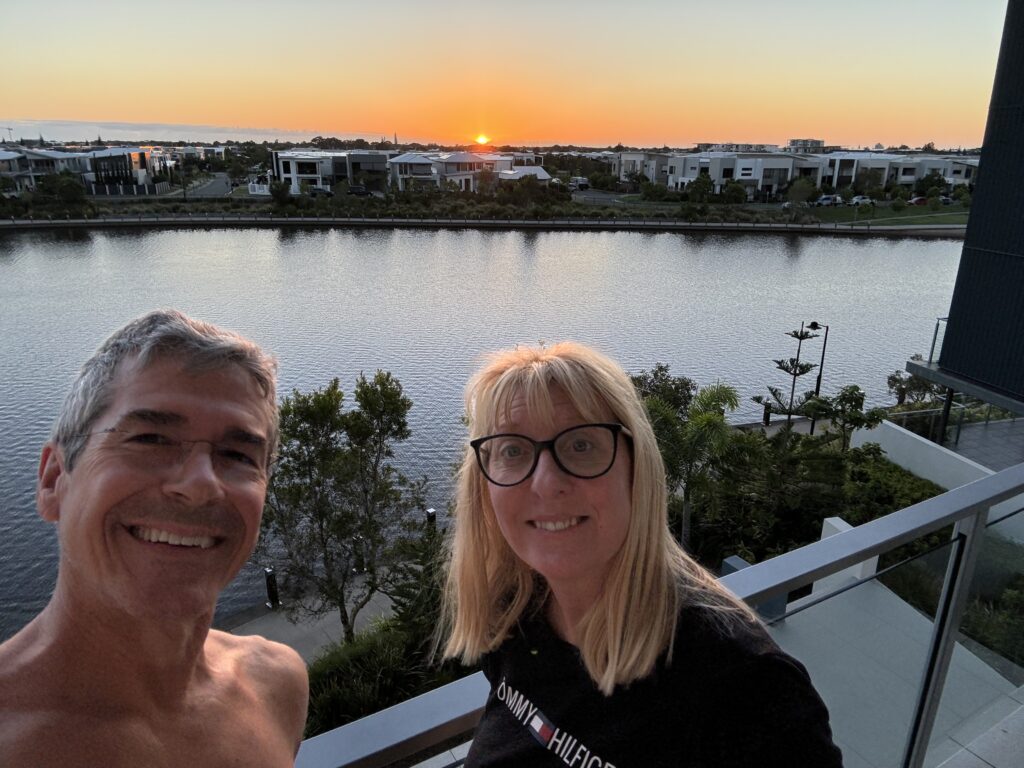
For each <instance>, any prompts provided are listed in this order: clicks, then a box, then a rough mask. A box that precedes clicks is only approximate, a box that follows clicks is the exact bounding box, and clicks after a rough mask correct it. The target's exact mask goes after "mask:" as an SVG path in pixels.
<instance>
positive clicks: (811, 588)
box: [296, 424, 1024, 768]
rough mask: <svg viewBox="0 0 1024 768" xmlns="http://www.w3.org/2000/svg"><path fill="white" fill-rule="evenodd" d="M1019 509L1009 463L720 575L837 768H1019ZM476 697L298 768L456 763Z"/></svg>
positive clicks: (409, 714) (478, 682) (403, 715)
mask: <svg viewBox="0 0 1024 768" xmlns="http://www.w3.org/2000/svg"><path fill="white" fill-rule="evenodd" d="M883 426H884V431H883V433H882V434H881V435H877V434H875V435H869V436H867V437H866V438H865V439H870V440H874V439H876V438H880V439H881V440H883V441H886V442H888V444H889V445H890V446H894V448H893V450H902V451H904V453H907V452H914V451H916V452H918V453H919V454H920V455H919V457H918V458H919V460H921V461H924V462H926V463H929V464H931V465H933V466H936V467H940V469H942V471H945V472H949V473H954V474H955V473H956V472H957V471H961V469H962V468H958V465H957V458H956V457H955V455H953V454H952V452H950V451H948V450H947V449H945V448H941V447H940V446H937V445H935V444H933V443H930V442H928V441H926V440H924V439H922V438H919V437H917V436H915V435H910V433H906V434H904V432H905V431H904V430H901V429H900V428H899V427H897V426H894V425H891V424H886V425H883ZM907 435H910V437H909V438H908V437H907ZM899 446H902V447H899ZM1022 512H1024V464H1019V465H1016V466H1013V467H1011V468H1009V469H1005V470H1003V471H1001V472H998V473H994V474H990V475H987V476H984V477H982V478H981V479H978V480H976V481H974V482H971V483H968V484H966V485H962V486H960V487H956V488H953V490H950V491H947V492H946V493H943V494H941V495H939V496H936V497H934V498H932V499H929V500H927V501H925V502H922V503H920V504H916V505H914V506H912V507H908V508H905V509H902V510H899V511H897V512H894V513H892V514H890V515H888V516H886V517H883V518H880V519H878V520H875V521H872V522H870V523H866V524H864V525H861V526H859V527H856V528H851V527H850V526H849V525H846V524H845V523H844V522H843V521H842V520H839V519H837V518H829V519H827V520H826V521H825V525H824V530H823V538H822V539H821V540H820V541H817V542H815V543H813V544H810V545H808V546H805V547H802V548H800V549H796V550H794V551H792V552H789V553H787V554H784V555H780V556H778V557H776V558H773V559H771V560H768V561H765V562H763V563H759V564H757V565H753V566H750V567H742V568H740V569H739V570H737V571H736V572H734V573H731V574H730V575H728V576H725V577H723V579H722V581H723V583H725V584H726V585H727V586H728V587H729V588H730V589H731V590H732V591H733V592H734V593H736V594H737V595H738V596H740V597H741V598H743V599H744V600H746V601H747V602H748V603H750V604H751V605H753V606H756V607H758V610H759V612H760V613H761V615H762V616H763V617H764V618H765V621H766V623H767V624H768V626H769V631H770V632H771V634H772V635H773V637H774V638H775V640H776V641H777V642H778V643H779V645H780V646H782V648H783V649H784V650H786V651H787V652H788V653H790V654H792V655H793V656H795V657H796V658H798V659H799V660H800V661H801V662H802V663H803V664H804V665H805V666H806V667H807V668H808V670H809V672H810V674H811V676H812V678H813V680H814V683H815V686H816V687H817V689H818V691H819V692H820V693H821V695H822V698H824V700H825V702H826V704H827V705H828V707H829V711H830V713H831V718H832V729H833V733H834V737H835V740H836V743H837V744H838V745H839V746H840V748H841V749H842V751H843V757H844V765H845V766H847V768H894V767H895V766H903V767H906V768H922V767H924V768H953V767H954V766H957V767H959V768H964V767H970V766H978V767H979V768H980V767H981V766H995V767H996V768H1010V767H1011V766H1019V765H1020V762H1019V756H1020V754H1021V753H1022V752H1021V749H1022V744H1024V640H1022V636H1021V634H1020V633H1019V631H1018V632H1017V633H1016V634H1014V630H1013V627H1017V628H1018V629H1019V627H1020V626H1022V625H1024V601H1018V604H1017V605H1016V608H1015V610H1014V609H1013V608H1011V613H1010V614H1009V617H1010V618H1009V620H1008V621H1007V622H1005V626H1004V625H999V624H998V621H997V619H996V618H994V614H993V613H992V611H991V607H992V604H991V602H990V600H991V598H992V595H993V594H994V593H995V592H997V591H999V590H1000V589H1001V588H1003V587H1004V586H1005V585H1007V584H1019V583H1024V558H1021V557H1019V554H1020V553H1021V552H1024V514H1022ZM925 541H927V544H928V545H929V546H925V547H922V542H925ZM915 543H916V544H917V545H918V546H917V547H916V548H915V550H914V554H913V555H912V556H908V555H907V554H906V552H907V550H906V547H907V546H908V545H912V544H915ZM922 550H923V551H922ZM487 690H488V685H487V682H486V680H485V679H484V678H483V676H482V674H480V673H477V674H475V675H472V676H470V677H467V678H464V679H462V680H460V681H457V682H455V683H452V684H450V685H447V686H444V687H442V688H439V689H436V690H434V691H431V692H429V693H426V694H423V695H422V696H419V697H416V698H414V699H410V700H409V701H406V702H403V703H402V704H399V705H397V706H394V707H391V708H389V709H386V710H384V711H382V712H379V713H377V714H374V715H372V716H369V717H366V718H363V719H361V720H358V721H356V722H353V723H350V724H349V725H346V726H344V727H341V728H338V729H335V730H333V731H329V732H327V733H323V734H320V735H318V736H315V737H312V738H310V739H308V740H306V741H305V742H304V743H303V745H302V747H301V749H300V751H299V755H298V760H297V763H296V765H297V766H298V767H299V768H342V766H345V767H346V768H356V767H357V766H358V767H359V768H371V767H376V766H391V765H395V764H401V765H412V764H416V765H420V766H424V767H426V766H431V767H437V768H440V767H441V766H445V767H447V766H457V765H461V763H462V756H464V755H465V751H466V746H465V743H464V742H468V740H469V739H470V738H471V737H472V729H473V727H474V725H475V723H476V722H477V720H478V718H479V716H480V713H481V711H482V708H483V704H484V701H485V699H486V696H487ZM453 742H454V743H458V744H461V747H459V748H456V749H455V750H454V751H452V748H451V746H450V745H451V744H452V743H453ZM409 758H414V759H413V760H412V761H411V762H410V761H409ZM399 761H402V762H399ZM1014 761H1016V762H1014Z"/></svg>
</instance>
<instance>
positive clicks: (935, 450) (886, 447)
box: [850, 421, 1024, 544]
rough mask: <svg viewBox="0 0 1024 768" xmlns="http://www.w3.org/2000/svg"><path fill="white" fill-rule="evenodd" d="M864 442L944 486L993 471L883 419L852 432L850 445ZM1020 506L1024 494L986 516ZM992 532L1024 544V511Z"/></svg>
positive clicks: (980, 476) (1005, 502)
mask: <svg viewBox="0 0 1024 768" xmlns="http://www.w3.org/2000/svg"><path fill="white" fill-rule="evenodd" d="M864 443H878V444H879V445H880V446H882V450H883V451H885V455H886V457H887V458H888V459H889V461H891V462H893V463H894V464H897V465H898V466H901V467H903V468H904V469H906V470H908V471H910V472H913V473H914V474H915V475H917V476H918V477H923V478H925V479H926V480H931V481H932V482H933V483H936V484H938V485H941V486H942V487H943V488H947V489H948V488H957V487H959V486H961V485H966V484H967V483H971V482H974V481H975V480H980V479H981V478H983V477H988V476H989V475H993V474H995V473H994V472H993V471H992V470H991V469H988V468H987V467H983V466H982V465H981V464H978V463H977V462H974V461H971V460H970V459H968V458H965V457H963V456H960V455H958V454H956V453H953V451H951V450H949V449H948V448H943V447H942V446H940V445H936V444H935V443H933V442H931V441H930V440H925V439H924V438H923V437H920V436H919V435H915V434H914V433H913V432H910V431H908V430H906V429H904V428H903V427H898V426H896V425H895V424H893V423H892V422H889V421H883V422H882V423H881V424H879V425H878V426H877V427H875V428H874V429H871V430H865V429H861V430H857V431H856V432H854V433H853V437H852V438H851V440H850V445H851V446H853V447H858V446H861V445H864ZM1021 507H1024V495H1021V496H1016V497H1014V498H1012V499H1008V500H1007V501H1004V502H1003V503H1001V504H997V505H995V506H994V507H992V511H991V512H990V513H989V519H990V520H998V519H999V518H1001V517H1002V516H1004V515H1007V514H1009V513H1011V512H1014V511H1016V510H1018V509H1020V508H1021ZM995 531H997V532H998V534H999V535H1001V536H1004V537H1006V538H1008V539H1013V540H1014V541H1017V542H1019V543H1021V544H1024V512H1022V513H1020V514H1018V515H1016V516H1015V517H1013V518H1011V519H1009V520H1006V521H1005V522H1003V523H1000V524H999V525H998V526H997V528H996V529H995Z"/></svg>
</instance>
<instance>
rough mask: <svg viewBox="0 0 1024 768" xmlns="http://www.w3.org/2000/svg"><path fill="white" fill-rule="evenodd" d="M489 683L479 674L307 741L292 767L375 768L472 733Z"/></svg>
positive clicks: (303, 743)
mask: <svg viewBox="0 0 1024 768" xmlns="http://www.w3.org/2000/svg"><path fill="white" fill-rule="evenodd" d="M489 689H490V685H489V684H488V682H487V678H485V677H484V675H483V672H476V673H475V674H472V675H470V676H468V677H464V678H462V679H461V680H456V681H455V682H454V683H448V685H442V686H441V687H440V688H435V689H434V690H432V691H428V692H427V693H424V694H421V695H419V696H416V697H414V698H411V699H409V700H408V701H403V702H402V703H401V704H396V705H395V706H393V707H388V708H387V709H383V710H381V711H380V712H375V713H374V714H372V715H369V716H368V717H364V718H361V719H359V720H356V721H355V722H352V723H349V724H348V725H343V726H341V727H340V728H335V729H334V730H331V731H327V732H325V733H321V734H319V735H318V736H313V737H312V738H309V739H306V740H305V741H304V742H302V746H301V747H300V748H299V754H298V755H297V756H296V758H295V768H378V767H379V766H385V765H388V764H389V763H391V762H394V761H396V760H401V759H402V758H405V757H409V756H410V755H414V754H416V753H417V752H421V751H423V750H424V749H429V748H430V747H431V746H433V745H435V744H439V743H441V742H442V741H445V740H447V739H450V738H453V737H455V736H459V735H461V734H463V733H468V732H469V731H471V730H472V729H473V728H474V727H475V726H476V724H477V722H478V721H479V720H480V715H481V713H482V712H483V709H484V703H485V701H486V700H487V692H488V690H489Z"/></svg>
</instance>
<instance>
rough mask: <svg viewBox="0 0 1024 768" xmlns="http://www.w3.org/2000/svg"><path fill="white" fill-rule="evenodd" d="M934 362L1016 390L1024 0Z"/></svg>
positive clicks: (1010, 38)
mask: <svg viewBox="0 0 1024 768" xmlns="http://www.w3.org/2000/svg"><path fill="white" fill-rule="evenodd" d="M980 165H981V167H980V171H979V180H978V184H977V186H976V188H975V190H974V196H973V206H972V208H971V217H970V221H969V223H968V225H967V236H966V240H965V242H964V250H963V255H962V256H961V259H960V269H959V272H958V273H957V280H956V287H955V288H954V290H953V299H952V303H951V305H950V310H949V322H948V325H947V327H946V334H945V339H944V341H943V344H942V352H941V354H940V356H939V365H940V366H941V367H942V368H944V369H947V370H949V371H951V372H954V373H956V374H958V375H961V376H964V377H966V378H969V379H973V380H974V381H978V382H981V383H982V384H985V385H988V386H990V387H992V388H994V389H996V390H1000V391H1002V392H1005V393H1008V394H1010V395H1012V396H1015V397H1018V398H1021V397H1024V183H1022V179H1024V1H1022V0H1010V2H1009V3H1008V5H1007V9H1006V21H1005V23H1004V25H1003V40H1002V45H1001V47H1000V51H999V62H998V64H997V66H996V77H995V84H994V86H993V89H992V101H991V104H990V106H989V113H988V122H987V124H986V127H985V142H984V145H983V148H982V153H981V164H980Z"/></svg>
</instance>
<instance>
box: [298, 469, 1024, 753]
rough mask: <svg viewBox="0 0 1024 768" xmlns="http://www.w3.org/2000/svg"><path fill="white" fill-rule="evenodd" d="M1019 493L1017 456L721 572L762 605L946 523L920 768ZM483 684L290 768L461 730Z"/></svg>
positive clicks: (924, 692) (339, 732)
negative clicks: (982, 474) (977, 596)
mask: <svg viewBox="0 0 1024 768" xmlns="http://www.w3.org/2000/svg"><path fill="white" fill-rule="evenodd" d="M1020 494H1024V464H1019V465H1017V466H1015V467H1011V468H1009V469H1006V470H1003V471H1002V472H999V473H997V474H995V475H991V476H989V477H986V478H983V479H981V480H978V481H976V482H973V483H969V484H967V485H964V486H961V487H960V488H955V489H953V490H951V491H948V492H946V493H944V494H941V495H939V496H936V497H934V498H931V499H928V500H927V501H923V502H921V503H919V504H915V505H913V506H910V507H906V508H905V509H901V510H899V511H897V512H893V513H892V514H890V515H886V516H885V517H882V518H879V519H877V520H873V521H871V522H869V523H865V524H864V525H861V526H858V527H856V528H853V529H851V530H848V531H845V532H843V533H839V534H836V535H834V536H830V537H829V538H826V539H823V540H821V541H817V542H814V543H813V544H809V545H807V546H805V547H801V548H800V549H796V550H793V551H792V552H788V553H786V554H784V555H780V556H778V557H775V558H773V559H771V560H767V561H765V562H763V563H759V564H757V565H753V566H751V567H749V568H744V569H743V570H740V571H737V572H735V573H732V574H729V575H728V576H725V577H723V578H722V583H723V584H724V585H725V586H727V587H728V588H729V589H730V590H732V592H733V593H735V594H736V595H737V596H738V597H740V598H742V599H743V600H745V601H746V602H748V603H750V604H752V605H753V604H758V603H763V602H765V601H766V600H771V599H772V598H776V597H779V596H785V595H788V594H789V593H790V592H793V591H794V590H797V589H800V588H802V587H806V586H808V585H810V584H813V583H814V582H816V581H818V580H819V579H823V578H825V577H827V576H831V575H833V574H836V573H838V572H840V571H843V570H845V569H847V568H849V567H851V566H854V565H857V564H858V563H861V562H863V561H865V560H868V559H870V558H872V557H875V556H877V555H881V554H883V553H885V552H889V551H890V550H893V549H895V548H896V547H899V546H901V545H903V544H907V543H910V542H912V541H914V540H916V539H918V538H920V537H922V536H925V535H928V534H930V533H935V532H936V531H940V530H941V529H943V528H945V527H946V526H949V525H953V526H954V531H953V536H952V540H951V554H950V557H949V560H948V563H947V567H946V572H945V577H944V581H943V585H942V592H941V596H940V598H939V601H938V609H937V611H936V616H935V619H934V629H933V631H932V635H931V639H930V643H929V648H928V653H927V659H926V663H925V665H924V672H923V676H922V679H921V681H920V684H919V687H918V693H917V697H916V704H915V708H914V714H913V718H912V720H911V725H910V727H909V729H908V732H907V734H906V747H905V750H904V754H903V758H902V761H901V763H900V765H901V766H902V768H921V766H923V764H924V759H925V753H926V751H927V748H928V741H929V737H930V735H931V732H932V728H933V726H934V723H935V717H936V713H937V712H938V708H939V703H940V699H941V695H942V691H943V687H944V685H945V681H946V675H947V672H948V670H949V665H950V659H951V658H952V654H953V648H954V645H955V642H956V633H957V628H958V627H959V625H960V621H961V618H962V616H963V613H964V609H965V607H966V605H967V601H968V589H969V586H970V583H971V578H972V575H973V571H974V567H975V563H976V561H977V559H978V552H979V549H980V544H981V539H982V535H981V534H982V533H983V530H984V527H985V523H986V519H987V517H988V513H989V510H990V509H991V508H992V507H993V506H994V505H996V504H999V503H1000V502H1003V501H1006V500H1007V499H1010V498H1013V497H1014V496H1018V495H1020ZM487 691H488V685H487V682H486V680H485V679H484V677H483V675H482V674H480V673H477V674H475V675H472V676H470V677H467V678H464V679H462V680H460V681H457V682H455V683H451V684H449V685H446V686H443V687H442V688H438V689H436V690H434V691H431V692H429V693H426V694H423V695H422V696H418V697H416V698H414V699H410V700H409V701H406V702H403V703H401V704H398V705H396V706H394V707H391V708H389V709H386V710H383V711H381V712H378V713H376V714H374V715H371V716H369V717H366V718H363V719H361V720H357V721H356V722H353V723H350V724H349V725H346V726H343V727H341V728H336V729H334V730H332V731H328V732H327V733H323V734H320V735H319V736H315V737H313V738H311V739H307V740H306V741H305V742H303V744H302V747H301V749H300V750H299V755H298V759H297V761H296V766H298V768H384V766H388V765H390V764H391V763H392V762H394V761H396V760H400V759H402V758H406V757H409V756H411V755H415V754H417V753H420V752H423V751H425V750H428V749H430V748H431V747H434V746H437V745H439V744H441V743H442V742H444V741H446V740H448V739H450V738H452V737H455V736H458V735H460V734H465V733H468V732H469V730H470V729H472V728H473V727H474V726H475V724H476V722H477V721H478V719H479V717H480V713H481V712H482V709H483V706H484V702H485V699H486V695H487Z"/></svg>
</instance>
